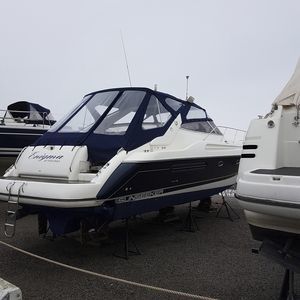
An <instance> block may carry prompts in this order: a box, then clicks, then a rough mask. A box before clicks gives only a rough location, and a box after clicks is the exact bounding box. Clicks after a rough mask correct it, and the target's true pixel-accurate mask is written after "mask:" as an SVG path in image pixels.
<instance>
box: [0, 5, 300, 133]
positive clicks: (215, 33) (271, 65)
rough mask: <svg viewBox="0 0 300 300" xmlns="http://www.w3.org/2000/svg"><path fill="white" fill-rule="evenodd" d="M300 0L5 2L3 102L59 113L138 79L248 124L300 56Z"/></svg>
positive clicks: (0, 57)
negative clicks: (90, 95)
mask: <svg viewBox="0 0 300 300" xmlns="http://www.w3.org/2000/svg"><path fill="white" fill-rule="evenodd" d="M299 15H300V2H299V1H289V0H288V1H287V0H285V1H283V0H282V1H275V0H272V1H267V0H265V1H263V0H260V1H258V0H251V1H250V0H249V1H242V0H236V1H234V0H224V1H222V0H218V1H217V0H207V1H201V0H182V1H178V0H170V1H168V0H160V1H156V0H151V1H150V0H147V1H142V0H139V1H128V0H127V1H125V0H120V1H113V0H109V1H101V0H98V1H96V0H95V1H92V0H88V1H76V0H59V1H58V0H52V1H40V0H26V1H21V0H20V1H5V0H0V37H1V44H0V104H1V105H0V106H1V108H6V106H7V105H8V104H10V103H12V102H14V101H20V100H27V101H32V102H37V103H39V104H41V105H43V106H46V107H48V108H49V109H50V110H51V111H52V112H53V114H54V116H55V117H56V118H61V117H62V116H63V115H64V114H65V113H66V112H68V111H69V110H70V109H71V108H72V107H73V106H74V105H75V104H76V103H77V102H78V101H79V100H80V99H81V98H82V96H83V95H84V94H87V93H89V92H92V91H95V90H101V89H105V88H110V87H120V86H128V85H129V83H128V77H127V71H126V64H125V60H124V54H123V49H122V43H121V38H120V30H122V32H123V36H124V41H125V47H126V50H127V57H128V62H129V68H130V73H131V78H132V82H133V86H146V87H150V88H153V86H154V84H155V83H156V84H158V89H159V90H161V91H164V92H168V93H170V94H173V95H174V96H176V97H179V98H184V97H185V85H186V84H185V76H186V75H190V89H189V91H190V95H192V96H194V97H195V98H196V102H197V103H198V104H200V105H201V106H203V107H204V108H206V109H207V111H208V113H209V114H210V116H211V117H212V118H214V120H215V122H216V123H217V124H218V125H227V126H232V127H238V128H243V129H246V128H247V127H248V124H249V121H250V120H251V119H253V118H255V117H256V116H257V115H258V114H264V113H267V112H268V111H269V109H270V106H271V103H272V101H273V100H274V98H275V97H276V96H277V94H278V93H279V92H280V90H281V89H282V88H283V86H284V84H285V83H286V82H287V80H288V79H289V78H290V76H291V74H292V72H293V69H294V67H295V65H296V62H297V60H298V57H299V56H300V17H299Z"/></svg>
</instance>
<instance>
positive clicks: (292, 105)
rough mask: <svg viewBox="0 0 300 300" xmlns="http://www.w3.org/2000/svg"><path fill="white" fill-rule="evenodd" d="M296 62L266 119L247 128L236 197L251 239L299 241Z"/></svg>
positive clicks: (299, 73)
mask: <svg viewBox="0 0 300 300" xmlns="http://www.w3.org/2000/svg"><path fill="white" fill-rule="evenodd" d="M299 111H300V62H299V63H298V65H297V67H296V70H295V72H294V74H293V76H292V78H291V79H290V81H289V82H288V83H287V85H286V86H285V88H284V89H283V91H282V92H281V93H280V94H279V96H278V97H277V98H276V99H275V101H274V102H273V105H272V110H271V112H270V113H268V114H267V115H266V116H265V117H260V118H259V119H255V120H253V121H252V122H251V123H250V126H249V129H248V132H247V135H246V138H245V143H244V146H243V152H242V159H241V163H240V168H239V175H238V181H237V191H236V196H237V198H238V199H239V203H240V205H241V206H242V208H243V209H244V211H245V215H246V218H247V221H248V223H249V225H250V229H251V232H252V235H253V237H254V239H256V240H260V241H263V240H266V239H267V240H274V241H278V242H280V243H281V242H283V244H284V243H285V242H286V241H287V240H288V239H294V238H296V239H299V237H300V197H299V195H300V155H299V154H300V123H299V120H300V114H299Z"/></svg>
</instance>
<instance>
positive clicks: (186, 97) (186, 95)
mask: <svg viewBox="0 0 300 300" xmlns="http://www.w3.org/2000/svg"><path fill="white" fill-rule="evenodd" d="M185 78H186V92H185V99H186V100H187V99H188V97H189V78H190V76H189V75H186V76H185Z"/></svg>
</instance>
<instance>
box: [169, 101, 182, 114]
mask: <svg viewBox="0 0 300 300" xmlns="http://www.w3.org/2000/svg"><path fill="white" fill-rule="evenodd" d="M165 101H166V103H167V104H168V105H169V106H170V107H171V108H172V109H173V110H175V111H177V110H178V109H179V108H180V107H181V106H182V103H181V102H179V101H176V100H174V99H171V98H166V100H165Z"/></svg>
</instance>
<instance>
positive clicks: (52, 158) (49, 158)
mask: <svg viewBox="0 0 300 300" xmlns="http://www.w3.org/2000/svg"><path fill="white" fill-rule="evenodd" d="M63 157H64V156H63V155H53V154H46V153H43V154H40V153H39V152H33V153H32V154H30V155H29V156H28V158H29V159H36V160H38V161H51V162H53V161H59V160H61V159H62V158H63Z"/></svg>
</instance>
